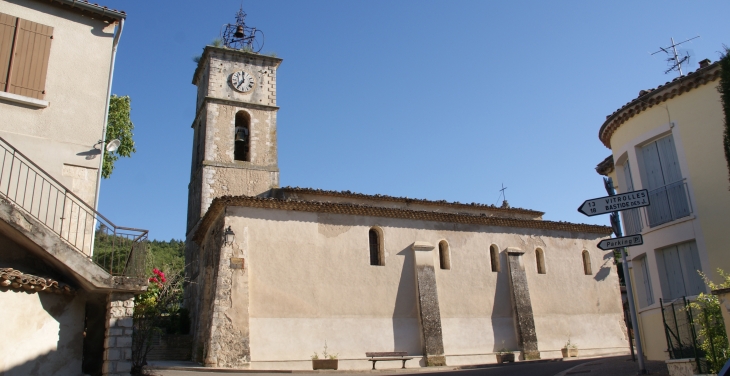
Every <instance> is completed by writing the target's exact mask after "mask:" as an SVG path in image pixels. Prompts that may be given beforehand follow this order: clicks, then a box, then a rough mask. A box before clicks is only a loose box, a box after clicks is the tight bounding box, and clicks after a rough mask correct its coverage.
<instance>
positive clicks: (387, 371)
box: [145, 358, 585, 374]
mask: <svg viewBox="0 0 730 376" xmlns="http://www.w3.org/2000/svg"><path fill="white" fill-rule="evenodd" d="M579 359H580V358H576V360H579ZM562 361H564V360H563V359H562V358H556V359H537V360H522V361H519V362H514V363H486V364H472V365H466V366H453V367H448V366H447V367H420V368H406V369H402V368H388V369H383V370H375V371H373V370H316V371H315V370H272V369H236V368H218V367H203V366H146V367H145V368H146V369H149V370H157V371H186V372H217V373H309V374H311V373H322V374H328V373H352V374H359V373H365V374H394V373H403V374H408V373H432V372H443V371H467V370H475V369H485V368H496V367H512V366H518V365H520V364H527V363H550V362H562ZM584 364H585V363H584ZM573 368H575V367H573Z"/></svg>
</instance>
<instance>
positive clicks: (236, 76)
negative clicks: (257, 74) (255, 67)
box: [231, 71, 255, 93]
mask: <svg viewBox="0 0 730 376" xmlns="http://www.w3.org/2000/svg"><path fill="white" fill-rule="evenodd" d="M254 84H255V82H254V79H253V76H252V75H250V74H249V73H248V72H245V71H238V72H236V73H233V74H232V75H231V85H233V88H234V89H236V90H238V91H240V92H243V93H248V92H249V91H251V90H253V85H254Z"/></svg>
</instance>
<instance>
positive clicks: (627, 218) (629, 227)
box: [621, 161, 641, 235]
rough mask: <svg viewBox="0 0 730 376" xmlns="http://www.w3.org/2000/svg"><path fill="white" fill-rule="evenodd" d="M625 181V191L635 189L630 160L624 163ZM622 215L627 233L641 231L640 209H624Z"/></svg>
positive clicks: (632, 233) (631, 233)
mask: <svg viewBox="0 0 730 376" xmlns="http://www.w3.org/2000/svg"><path fill="white" fill-rule="evenodd" d="M624 181H625V182H626V189H624V190H623V191H624V192H631V191H633V190H634V181H633V180H632V179H631V167H629V161H626V163H624ZM621 216H622V217H623V219H624V230H626V235H634V234H638V233H640V232H641V215H640V214H639V209H631V210H624V211H622V212H621Z"/></svg>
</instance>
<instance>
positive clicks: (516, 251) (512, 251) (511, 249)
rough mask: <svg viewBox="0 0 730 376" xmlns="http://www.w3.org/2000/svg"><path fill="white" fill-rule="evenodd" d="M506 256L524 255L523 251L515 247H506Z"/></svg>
mask: <svg viewBox="0 0 730 376" xmlns="http://www.w3.org/2000/svg"><path fill="white" fill-rule="evenodd" d="M507 254H508V255H524V254H525V251H523V250H521V249H519V248H517V247H507Z"/></svg>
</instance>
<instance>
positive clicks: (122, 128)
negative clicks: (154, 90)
mask: <svg viewBox="0 0 730 376" xmlns="http://www.w3.org/2000/svg"><path fill="white" fill-rule="evenodd" d="M131 104H132V100H131V99H130V98H129V96H128V95H125V96H123V97H118V96H117V95H112V96H111V98H109V117H108V118H107V126H106V141H107V142H109V141H111V140H113V139H117V140H119V141H120V142H121V143H120V144H119V147H118V148H117V150H115V151H112V152H109V151H107V152H105V153H104V165H103V166H102V169H101V176H103V177H104V178H105V179H108V178H109V177H110V176H111V175H112V171H113V170H114V162H115V161H116V160H117V159H119V157H130V156H132V153H134V152H136V151H137V149H135V148H134V139H133V137H134V134H133V133H132V130H133V129H134V124H132V120H131V119H130V117H129V116H130V112H131V111H132V107H131Z"/></svg>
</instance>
